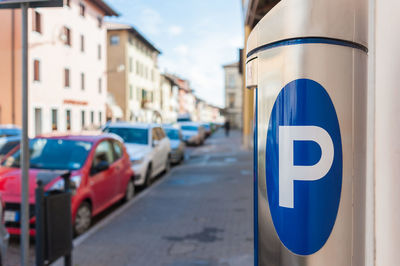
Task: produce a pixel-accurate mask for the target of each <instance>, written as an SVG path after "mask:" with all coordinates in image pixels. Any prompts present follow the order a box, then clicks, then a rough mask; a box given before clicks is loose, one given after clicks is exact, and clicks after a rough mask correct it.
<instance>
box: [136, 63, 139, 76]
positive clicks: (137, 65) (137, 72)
mask: <svg viewBox="0 0 400 266" xmlns="http://www.w3.org/2000/svg"><path fill="white" fill-rule="evenodd" d="M136 75H139V61H136Z"/></svg>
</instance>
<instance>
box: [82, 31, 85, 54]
mask: <svg viewBox="0 0 400 266" xmlns="http://www.w3.org/2000/svg"><path fill="white" fill-rule="evenodd" d="M84 51H85V36H83V35H81V52H82V53H83V52H84Z"/></svg>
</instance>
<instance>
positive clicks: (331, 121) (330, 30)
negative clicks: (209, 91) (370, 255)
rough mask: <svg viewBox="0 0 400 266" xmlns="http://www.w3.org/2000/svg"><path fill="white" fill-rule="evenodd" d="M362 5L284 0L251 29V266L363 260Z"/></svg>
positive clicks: (342, 0)
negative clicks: (253, 202) (252, 208)
mask: <svg viewBox="0 0 400 266" xmlns="http://www.w3.org/2000/svg"><path fill="white" fill-rule="evenodd" d="M367 30H368V29H367V3H366V1H362V0H335V1H331V0H283V1H281V2H280V3H279V4H277V5H276V6H275V7H274V8H273V9H272V10H271V11H270V12H269V13H268V14H267V15H266V16H265V17H264V18H263V19H262V20H261V21H260V22H259V23H258V24H257V26H256V27H255V28H254V30H253V31H252V32H251V34H250V37H249V39H248V45H247V61H246V72H247V78H246V82H247V87H248V88H249V89H254V90H256V93H255V95H256V99H255V101H256V104H255V106H256V110H255V119H256V121H255V138H254V148H255V224H254V225H255V263H256V265H263V266H264V265H271V266H277V265H283V266H321V265H324V266H330V265H335V266H349V265H364V242H365V241H364V235H365V169H366V165H365V163H366V101H367V97H366V92H367V91H366V89H367V53H368V50H367V47H368V44H367V38H368V36H367Z"/></svg>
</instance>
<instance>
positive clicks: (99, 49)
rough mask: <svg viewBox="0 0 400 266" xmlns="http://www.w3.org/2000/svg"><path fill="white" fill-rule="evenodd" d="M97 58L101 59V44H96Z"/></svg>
mask: <svg viewBox="0 0 400 266" xmlns="http://www.w3.org/2000/svg"><path fill="white" fill-rule="evenodd" d="M97 59H99V60H101V45H100V44H99V45H97Z"/></svg>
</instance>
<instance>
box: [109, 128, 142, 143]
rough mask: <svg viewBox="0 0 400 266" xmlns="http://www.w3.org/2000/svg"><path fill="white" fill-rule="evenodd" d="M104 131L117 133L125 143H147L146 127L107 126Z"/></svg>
mask: <svg viewBox="0 0 400 266" xmlns="http://www.w3.org/2000/svg"><path fill="white" fill-rule="evenodd" d="M104 132H105V133H114V134H117V135H118V136H120V137H121V138H122V139H123V140H124V142H125V143H132V144H133V143H134V144H144V145H147V144H148V142H149V131H148V129H146V128H119V127H109V128H106V129H105V130H104Z"/></svg>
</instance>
